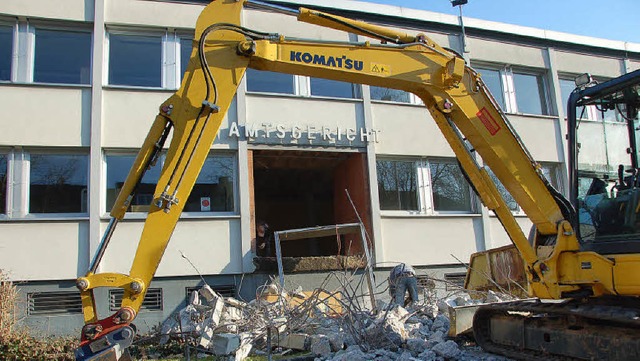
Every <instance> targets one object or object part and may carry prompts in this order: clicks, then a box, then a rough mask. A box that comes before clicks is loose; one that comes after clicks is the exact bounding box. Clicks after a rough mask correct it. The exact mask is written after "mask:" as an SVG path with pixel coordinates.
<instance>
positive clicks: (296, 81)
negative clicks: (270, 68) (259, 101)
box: [244, 68, 307, 97]
mask: <svg viewBox="0 0 640 361" xmlns="http://www.w3.org/2000/svg"><path fill="white" fill-rule="evenodd" d="M248 69H251V70H255V71H262V70H259V69H253V68H248ZM282 74H286V75H291V77H292V78H293V84H292V87H293V88H292V90H293V92H292V93H277V92H270V91H255V90H249V84H248V82H249V76H248V72H245V74H244V81H245V88H244V89H245V93H246V94H256V95H270V96H279V97H301V96H303V95H304V94H305V93H304V91H303V90H302V89H303V88H304V87H306V86H307V85H306V82H305V81H304V78H307V77H305V76H301V75H296V74H288V73H282Z"/></svg>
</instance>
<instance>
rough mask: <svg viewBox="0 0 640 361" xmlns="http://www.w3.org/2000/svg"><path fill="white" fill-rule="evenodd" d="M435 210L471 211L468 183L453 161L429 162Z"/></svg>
mask: <svg viewBox="0 0 640 361" xmlns="http://www.w3.org/2000/svg"><path fill="white" fill-rule="evenodd" d="M429 168H430V173H431V189H432V192H433V207H434V209H435V210H436V211H471V190H470V188H469V183H467V180H466V179H465V178H464V176H463V175H462V171H461V170H460V167H458V165H457V164H455V163H438V162H433V161H431V162H429Z"/></svg>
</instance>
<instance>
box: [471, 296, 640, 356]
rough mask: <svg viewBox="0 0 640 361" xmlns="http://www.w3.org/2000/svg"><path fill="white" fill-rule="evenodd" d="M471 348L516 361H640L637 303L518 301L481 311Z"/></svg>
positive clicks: (622, 300) (639, 308) (639, 309)
mask: <svg viewBox="0 0 640 361" xmlns="http://www.w3.org/2000/svg"><path fill="white" fill-rule="evenodd" d="M473 330H474V331H473V332H474V336H475V339H476V342H478V344H479V345H480V346H482V348H483V349H485V350H486V351H489V352H493V353H497V354H502V355H504V356H507V357H511V358H514V359H519V360H640V301H638V300H637V299H633V298H607V299H606V300H605V299H598V300H595V299H593V300H586V301H585V300H570V301H563V302H557V301H555V302H554V301H541V300H522V301H515V302H507V303H499V304H491V305H485V306H482V307H481V308H480V309H478V311H477V312H476V314H475V317H474V320H473Z"/></svg>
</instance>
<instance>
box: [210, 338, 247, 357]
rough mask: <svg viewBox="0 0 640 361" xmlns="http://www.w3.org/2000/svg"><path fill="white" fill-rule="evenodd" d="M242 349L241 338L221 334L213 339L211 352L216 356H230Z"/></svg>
mask: <svg viewBox="0 0 640 361" xmlns="http://www.w3.org/2000/svg"><path fill="white" fill-rule="evenodd" d="M239 347H240V337H239V336H238V335H234V334H230V333H219V334H216V335H214V336H213V337H212V339H211V346H210V347H209V348H210V350H211V351H212V352H213V353H214V354H216V355H230V354H232V353H235V352H236V351H237V350H238V348H239Z"/></svg>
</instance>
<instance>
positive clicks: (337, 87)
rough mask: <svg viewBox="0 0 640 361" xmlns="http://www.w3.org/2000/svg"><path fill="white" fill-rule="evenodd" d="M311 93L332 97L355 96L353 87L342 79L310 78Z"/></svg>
mask: <svg viewBox="0 0 640 361" xmlns="http://www.w3.org/2000/svg"><path fill="white" fill-rule="evenodd" d="M311 95H315V96H323V97H332V98H355V97H356V94H355V87H354V85H353V84H351V83H346V82H343V81H336V80H329V79H320V78H311Z"/></svg>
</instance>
